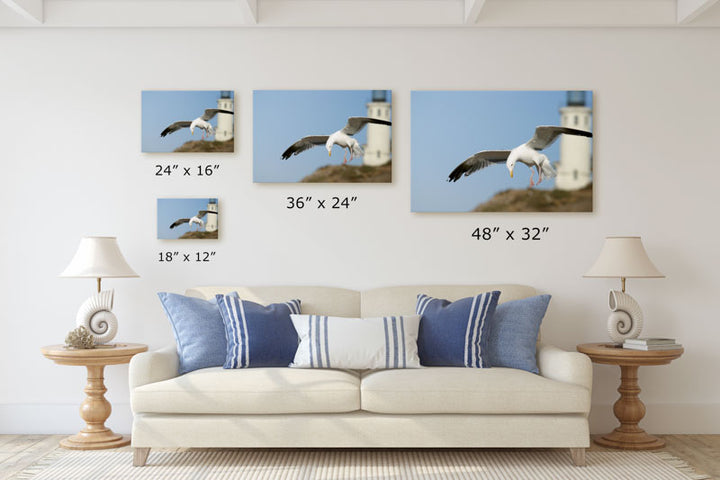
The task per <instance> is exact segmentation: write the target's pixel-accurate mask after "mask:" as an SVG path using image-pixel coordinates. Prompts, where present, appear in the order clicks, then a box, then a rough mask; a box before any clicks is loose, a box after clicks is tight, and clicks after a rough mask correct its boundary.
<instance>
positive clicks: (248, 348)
mask: <svg viewBox="0 0 720 480" xmlns="http://www.w3.org/2000/svg"><path fill="white" fill-rule="evenodd" d="M215 298H216V299H217V303H218V306H219V307H220V314H221V315H222V318H223V323H224V324H225V338H226V340H227V350H226V352H225V364H224V365H223V368H253V367H287V366H288V365H289V364H290V362H292V360H293V357H294V356H295V351H296V350H297V346H298V336H297V332H295V327H293V324H292V321H291V320H290V314H293V313H300V300H290V301H289V302H285V303H273V304H271V305H268V306H263V305H260V304H258V303H254V302H250V301H248V300H241V299H240V298H238V297H237V296H232V295H216V296H215Z"/></svg>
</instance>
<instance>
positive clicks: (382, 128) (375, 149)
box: [363, 90, 392, 167]
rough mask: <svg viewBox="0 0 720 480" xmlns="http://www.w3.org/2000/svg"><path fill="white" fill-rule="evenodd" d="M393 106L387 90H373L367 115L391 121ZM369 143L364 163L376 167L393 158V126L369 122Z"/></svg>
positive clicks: (366, 146) (366, 147)
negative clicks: (391, 133) (391, 135)
mask: <svg viewBox="0 0 720 480" xmlns="http://www.w3.org/2000/svg"><path fill="white" fill-rule="evenodd" d="M391 110H392V106H391V105H390V102H388V101H387V91H386V90H373V91H372V100H371V101H370V103H368V104H367V116H368V117H370V118H379V119H381V120H388V121H390V112H391ZM366 128H367V144H366V145H365V148H364V150H365V155H364V156H363V164H364V165H369V166H372V167H376V166H378V165H385V164H386V163H388V162H389V161H390V160H391V158H392V142H391V137H390V132H391V127H389V126H387V125H377V124H373V123H368V125H367V127H366Z"/></svg>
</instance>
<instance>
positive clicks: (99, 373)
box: [60, 365, 130, 450]
mask: <svg viewBox="0 0 720 480" xmlns="http://www.w3.org/2000/svg"><path fill="white" fill-rule="evenodd" d="M104 369H105V366H104V365H87V385H86V386H85V394H86V395H87V397H85V400H84V401H83V402H82V404H81V405H80V417H82V419H83V420H85V428H83V429H82V430H80V432H79V433H78V434H77V435H73V436H72V437H68V438H66V439H64V440H61V441H60V445H61V446H62V447H65V448H69V449H72V450H99V449H103V448H115V447H122V446H125V445H129V444H130V439H129V438H125V437H123V436H122V435H118V434H116V433H114V432H113V431H112V430H110V429H109V428H107V427H106V426H105V420H107V419H108V417H109V416H110V412H112V406H111V405H110V402H108V401H107V399H106V398H105V392H107V388H105V383H104V381H103V380H104V377H103V370H104Z"/></svg>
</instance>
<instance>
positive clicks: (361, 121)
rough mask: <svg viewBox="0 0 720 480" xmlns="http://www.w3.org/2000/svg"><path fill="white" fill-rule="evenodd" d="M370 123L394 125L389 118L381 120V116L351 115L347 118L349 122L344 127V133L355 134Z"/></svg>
mask: <svg viewBox="0 0 720 480" xmlns="http://www.w3.org/2000/svg"><path fill="white" fill-rule="evenodd" d="M368 123H377V124H378V125H392V122H389V121H387V120H380V119H379V118H370V117H350V118H348V120H347V124H346V125H345V127H344V128H343V129H342V133H344V134H346V135H355V134H356V133H357V132H359V131H360V130H362V129H363V127H364V126H365V125H367V124H368Z"/></svg>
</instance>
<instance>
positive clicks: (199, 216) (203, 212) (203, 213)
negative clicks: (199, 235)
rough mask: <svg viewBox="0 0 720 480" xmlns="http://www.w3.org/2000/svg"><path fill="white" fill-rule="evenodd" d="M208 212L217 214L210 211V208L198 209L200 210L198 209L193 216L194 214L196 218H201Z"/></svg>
mask: <svg viewBox="0 0 720 480" xmlns="http://www.w3.org/2000/svg"><path fill="white" fill-rule="evenodd" d="M208 213H214V214H217V212H214V211H212V210H200V211H198V213H197V215H195V216H196V217H197V218H203V217H204V216H205V215H207V214H208Z"/></svg>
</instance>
